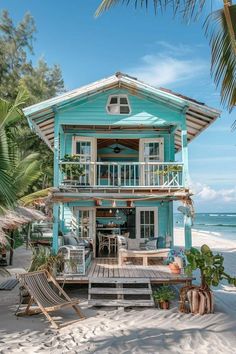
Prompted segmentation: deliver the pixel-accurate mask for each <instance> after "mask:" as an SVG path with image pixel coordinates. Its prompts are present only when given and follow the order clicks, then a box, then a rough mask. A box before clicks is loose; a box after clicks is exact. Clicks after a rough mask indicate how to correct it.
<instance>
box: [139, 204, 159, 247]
mask: <svg viewBox="0 0 236 354" xmlns="http://www.w3.org/2000/svg"><path fill="white" fill-rule="evenodd" d="M141 211H153V212H154V237H158V207H136V239H137V240H138V241H145V240H146V238H141V218H140V215H141Z"/></svg>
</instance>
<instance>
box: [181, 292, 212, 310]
mask: <svg viewBox="0 0 236 354" xmlns="http://www.w3.org/2000/svg"><path fill="white" fill-rule="evenodd" d="M179 311H180V312H185V313H189V312H191V313H193V314H199V315H204V314H206V313H213V312H214V296H213V292H212V291H211V290H210V289H209V288H202V287H199V286H185V287H183V288H182V289H181V290H180V301H179Z"/></svg>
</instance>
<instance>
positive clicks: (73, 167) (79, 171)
mask: <svg viewBox="0 0 236 354" xmlns="http://www.w3.org/2000/svg"><path fill="white" fill-rule="evenodd" d="M62 162H80V160H79V158H78V156H76V155H68V154H66V155H65V156H64V158H63V159H62ZM61 171H62V172H63V173H64V174H65V175H66V178H67V179H78V178H79V177H80V176H84V174H85V170H84V167H83V166H81V165H79V164H71V163H68V164H67V163H65V164H63V165H61Z"/></svg>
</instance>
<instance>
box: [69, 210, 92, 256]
mask: <svg viewBox="0 0 236 354" xmlns="http://www.w3.org/2000/svg"><path fill="white" fill-rule="evenodd" d="M79 210H88V211H92V213H91V214H90V216H89V218H91V225H92V229H91V233H92V235H91V238H92V240H93V247H94V248H95V249H96V208H95V207H82V206H75V207H73V214H75V215H74V216H75V217H76V219H77V221H78V224H79V220H78V213H79ZM78 226H79V225H78Z"/></svg>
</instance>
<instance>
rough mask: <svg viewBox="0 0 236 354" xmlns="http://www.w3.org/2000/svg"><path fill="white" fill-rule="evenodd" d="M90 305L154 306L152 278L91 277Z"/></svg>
mask: <svg viewBox="0 0 236 354" xmlns="http://www.w3.org/2000/svg"><path fill="white" fill-rule="evenodd" d="M88 304H89V305H90V306H117V307H136V306H139V307H153V306H154V301H153V298H152V288H151V283H150V279H145V278H131V279H130V278H127V279H126V278H90V280H89V292H88Z"/></svg>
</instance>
